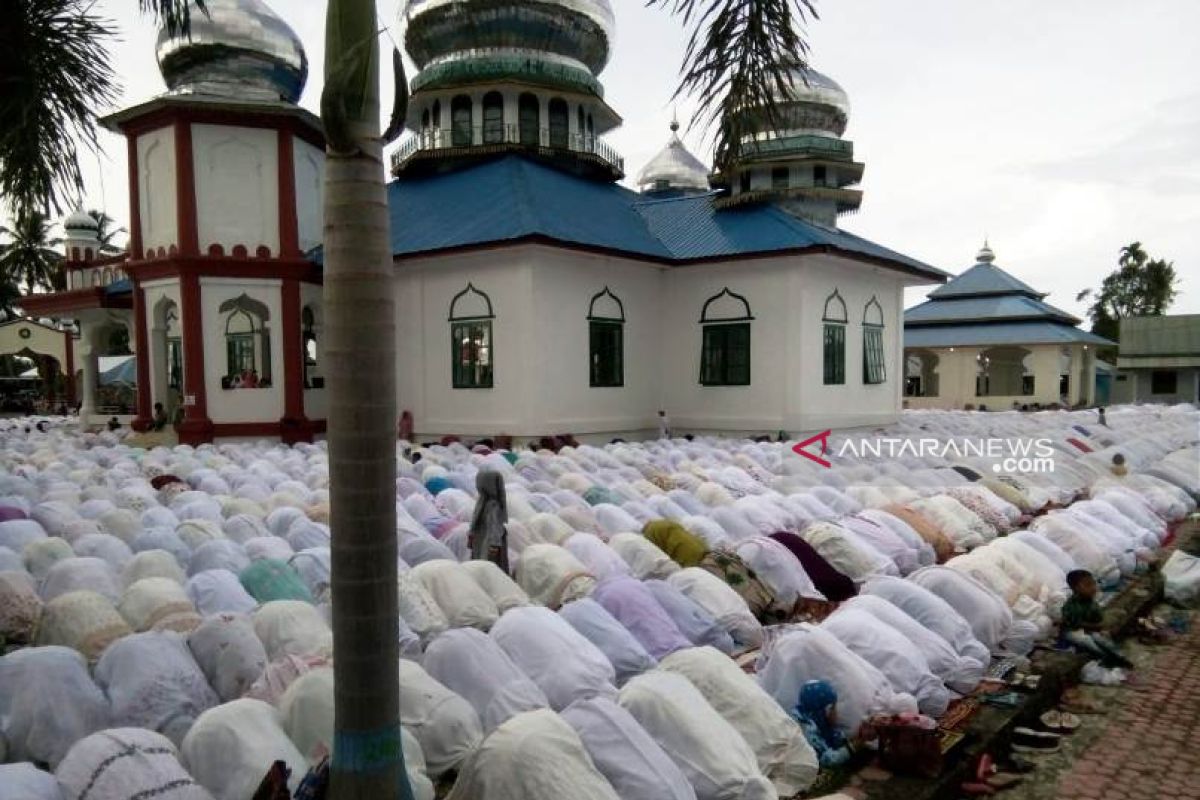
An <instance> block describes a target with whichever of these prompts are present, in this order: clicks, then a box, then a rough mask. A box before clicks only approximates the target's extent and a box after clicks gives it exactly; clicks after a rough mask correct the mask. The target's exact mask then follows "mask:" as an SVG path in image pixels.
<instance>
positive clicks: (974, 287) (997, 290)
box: [929, 261, 1046, 299]
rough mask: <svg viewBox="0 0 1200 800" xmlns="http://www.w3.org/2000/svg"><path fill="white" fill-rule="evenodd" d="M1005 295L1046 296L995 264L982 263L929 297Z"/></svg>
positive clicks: (931, 293) (1039, 297) (934, 291)
mask: <svg viewBox="0 0 1200 800" xmlns="http://www.w3.org/2000/svg"><path fill="white" fill-rule="evenodd" d="M1003 294H1023V295H1026V296H1028V297H1033V298H1037V299H1041V298H1043V297H1045V296H1046V293H1045V292H1039V291H1038V290H1037V289H1034V288H1033V287H1032V286H1030V285H1029V284H1027V283H1025V282H1023V281H1019V280H1017V279H1016V278H1014V277H1013V276H1012V275H1009V274H1008V273H1007V272H1005V271H1004V270H1002V269H1000V268H999V267H997V266H996V265H995V264H992V263H988V262H984V261H981V262H979V263H978V264H976V265H975V266H973V267H971V268H970V269H968V270H966V271H965V272H963V273H962V274H961V275H959V276H958V277H956V278H953V279H951V280H950V281H949V282H948V283H946V284H945V285H944V286H939V287H938V288H937V289H934V290H933V291H932V292H930V293H929V297H931V298H946V297H986V296H990V295H1003Z"/></svg>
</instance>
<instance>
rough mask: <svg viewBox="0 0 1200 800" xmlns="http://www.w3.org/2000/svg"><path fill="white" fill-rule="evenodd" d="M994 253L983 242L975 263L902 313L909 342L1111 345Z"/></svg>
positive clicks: (940, 344)
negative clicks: (995, 260) (1004, 267)
mask: <svg viewBox="0 0 1200 800" xmlns="http://www.w3.org/2000/svg"><path fill="white" fill-rule="evenodd" d="M992 258H993V256H992V251H991V250H990V249H989V248H988V247H987V246H986V245H985V246H984V249H983V250H981V251H980V254H979V259H980V260H979V262H978V263H976V264H975V266H973V267H971V268H970V269H968V270H966V271H965V272H963V273H962V274H961V275H959V276H958V277H956V278H954V279H952V280H951V281H950V282H949V283H947V284H945V285H944V286H939V287H938V288H937V289H935V290H934V291H932V292H930V293H929V299H928V300H926V301H925V302H924V303H921V304H920V305H916V306H913V307H912V308H910V309H907V310H906V311H905V312H904V346H905V347H955V346H963V345H980V346H995V345H1005V344H1070V343H1075V342H1077V343H1083V344H1094V345H1111V344H1113V343H1112V342H1110V341H1108V340H1107V339H1105V338H1103V337H1100V336H1097V335H1095V334H1092V333H1088V332H1087V331H1083V330H1080V329H1079V328H1077V327H1076V326H1077V325H1078V324H1079V319H1078V318H1077V317H1074V316H1072V315H1071V314H1068V313H1067V312H1066V311H1063V310H1062V309H1061V308H1055V307H1054V306H1052V305H1050V304H1049V303H1046V302H1044V301H1043V300H1042V298H1044V297H1045V296H1046V295H1045V293H1043V292H1039V291H1038V290H1036V289H1034V288H1033V287H1032V286H1030V285H1029V284H1027V283H1025V282H1023V281H1020V280H1018V279H1017V278H1014V277H1013V276H1012V275H1009V274H1008V273H1007V272H1005V271H1004V270H1002V269H1000V268H999V267H997V266H996V265H995V264H993V263H992Z"/></svg>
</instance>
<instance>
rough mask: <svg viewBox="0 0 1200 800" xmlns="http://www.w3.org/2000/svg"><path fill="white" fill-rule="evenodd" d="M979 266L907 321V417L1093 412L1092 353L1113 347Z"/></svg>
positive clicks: (990, 267)
mask: <svg viewBox="0 0 1200 800" xmlns="http://www.w3.org/2000/svg"><path fill="white" fill-rule="evenodd" d="M995 260H996V256H995V253H993V252H992V249H991V248H990V247H988V246H987V244H986V243H985V244H984V246H983V248H982V249H981V250H980V251H979V255H978V256H976V259H975V261H976V263H975V265H974V266H972V267H970V268H969V269H967V270H966V271H964V272H963V273H962V274H960V275H958V276H957V277H955V278H954V279H952V280H950V281H949V282H948V283H946V284H945V285H944V286H939V287H938V288H937V289H935V290H933V291H932V292H930V293H929V299H928V300H926V301H925V302H924V303H921V304H920V305H917V306H913V307H912V308H910V309H908V310H907V311H905V312H904V367H905V376H904V400H905V403H906V404H907V405H908V406H909V407H910V408H963V407H965V406H973V407H975V408H982V407H986V408H989V409H992V410H1005V409H1010V408H1012V407H1013V406H1023V405H1033V404H1035V403H1036V404H1039V405H1049V404H1052V403H1057V404H1061V405H1066V406H1079V405H1085V406H1086V405H1093V404H1094V403H1095V401H1096V395H1095V390H1096V348H1097V347H1103V346H1112V345H1113V342H1110V341H1109V340H1108V339H1105V338H1103V337H1100V336H1097V335H1095V334H1093V333H1088V332H1087V331H1084V330H1081V329H1080V328H1079V327H1078V325H1079V322H1080V320H1079V319H1078V318H1077V317H1074V316H1072V315H1070V314H1068V313H1067V312H1066V311H1063V310H1062V309H1059V308H1055V307H1054V306H1052V305H1050V304H1049V303H1046V302H1045V297H1046V293H1045V292H1039V291H1037V290H1036V289H1034V288H1033V287H1031V286H1029V285H1028V284H1026V283H1024V282H1022V281H1021V280H1018V279H1017V278H1016V277H1014V276H1013V275H1011V274H1009V273H1008V272H1005V271H1004V270H1002V269H1001V268H1000V267H998V266H996V264H995Z"/></svg>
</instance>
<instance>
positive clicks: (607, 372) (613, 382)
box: [587, 286, 625, 386]
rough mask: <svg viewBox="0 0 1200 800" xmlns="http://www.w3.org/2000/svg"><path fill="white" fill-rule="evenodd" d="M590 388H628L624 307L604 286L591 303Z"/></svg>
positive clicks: (589, 322)
mask: <svg viewBox="0 0 1200 800" xmlns="http://www.w3.org/2000/svg"><path fill="white" fill-rule="evenodd" d="M587 318H588V366H589V383H590V385H591V386H624V385H625V304H624V303H622V302H621V298H619V297H617V296H616V295H615V294H613V293H612V291H611V290H610V289H609V288H608V287H607V286H605V287H604V288H603V289H602V290H600V291H599V292H596V294H594V295H592V301H591V302H590V303H588V315H587Z"/></svg>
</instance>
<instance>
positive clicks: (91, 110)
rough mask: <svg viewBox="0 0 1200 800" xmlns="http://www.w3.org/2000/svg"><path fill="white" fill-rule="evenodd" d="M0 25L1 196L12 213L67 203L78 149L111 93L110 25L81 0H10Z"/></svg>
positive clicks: (90, 139)
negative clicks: (2, 22) (9, 5)
mask: <svg viewBox="0 0 1200 800" xmlns="http://www.w3.org/2000/svg"><path fill="white" fill-rule="evenodd" d="M10 3H11V5H12V7H11V8H10V7H6V8H5V12H4V24H2V25H0V196H3V197H4V198H5V199H6V201H7V203H8V204H9V206H10V207H11V209H12V210H13V211H14V212H15V214H16V216H28V215H29V214H31V213H33V212H44V211H46V210H48V209H51V208H52V209H54V210H55V211H56V212H59V211H62V210H63V208H64V207H66V206H69V205H70V198H71V196H72V195H77V194H78V193H79V192H80V191H81V190H82V185H83V177H82V175H81V174H80V170H79V158H78V154H77V150H78V149H79V148H85V149H91V150H95V149H97V147H98V143H97V141H96V128H95V117H96V112H97V111H98V110H100V109H102V108H104V107H105V106H107V105H108V104H109V103H111V102H112V101H113V99H114V98H115V97H116V91H117V82H116V77H115V75H114V74H113V70H112V66H111V63H110V60H109V53H108V45H109V43H110V42H111V40H112V37H113V28H112V27H111V24H110V23H109V22H108V21H107V20H104V19H101V18H100V17H97V16H95V15H94V14H92V13H91V12H90V11H89V10H88V9H90V8H91V6H92V5H93V4H92V3H91V2H85V0H10Z"/></svg>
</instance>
